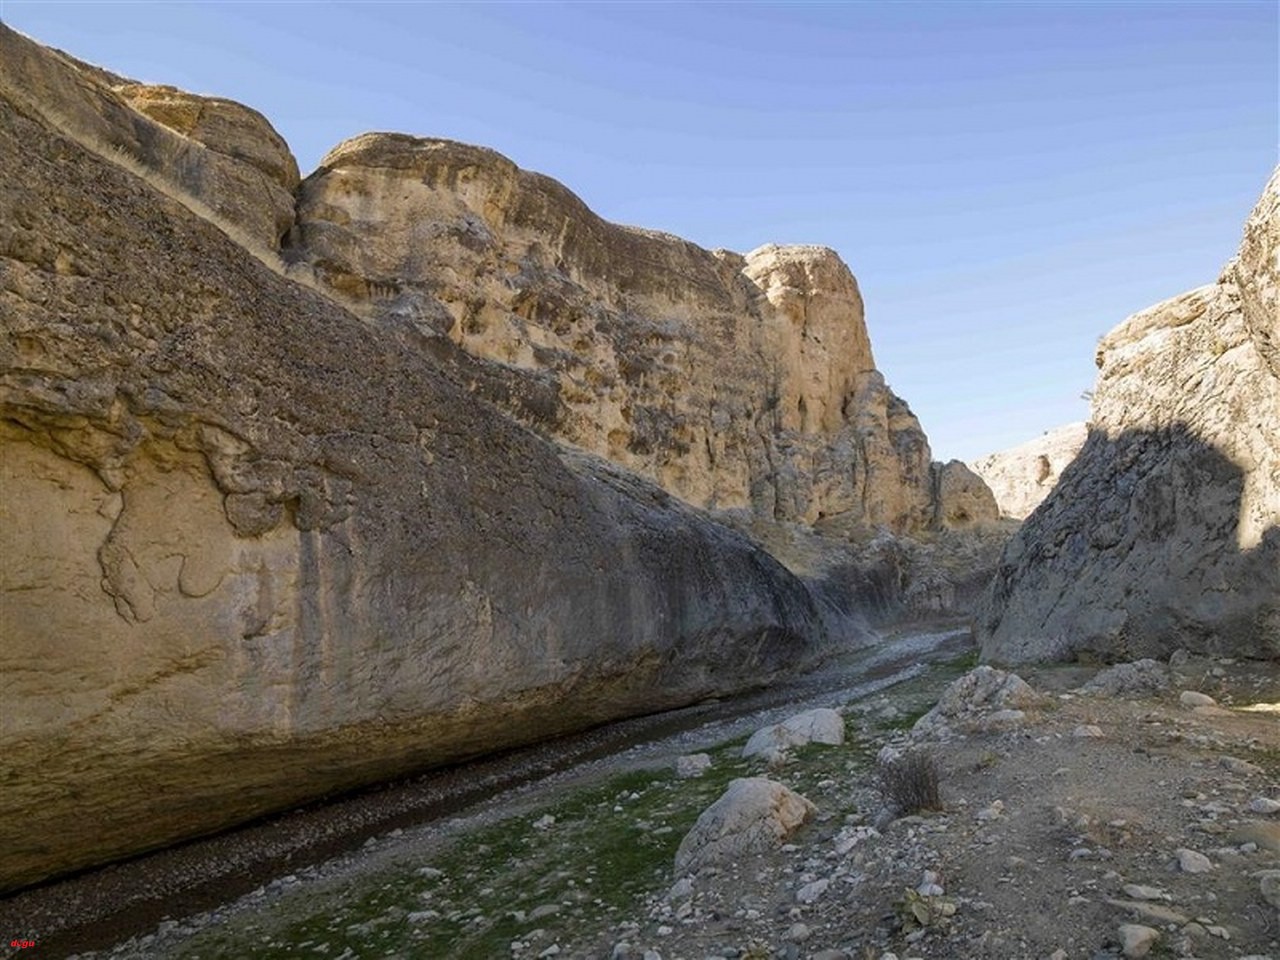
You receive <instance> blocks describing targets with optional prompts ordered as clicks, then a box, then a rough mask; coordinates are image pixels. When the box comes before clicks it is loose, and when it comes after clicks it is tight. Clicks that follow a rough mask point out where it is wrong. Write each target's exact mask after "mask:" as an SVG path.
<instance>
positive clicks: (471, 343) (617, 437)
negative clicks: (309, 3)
mask: <svg viewBox="0 0 1280 960" xmlns="http://www.w3.org/2000/svg"><path fill="white" fill-rule="evenodd" d="M286 256H287V257H288V258H290V259H292V260H296V261H298V262H299V263H304V264H306V265H308V266H309V267H310V268H311V269H312V270H314V272H315V274H316V276H317V278H318V279H319V280H320V281H322V282H323V283H324V284H325V285H327V286H328V287H330V288H332V289H334V290H336V291H338V292H339V293H340V294H342V295H344V296H346V297H349V298H350V299H351V300H352V301H353V302H355V303H358V304H362V305H364V307H365V308H366V309H367V310H368V312H369V313H370V314H371V315H372V316H374V317H375V318H378V319H380V320H383V321H384V322H385V321H387V320H395V321H399V322H403V321H405V320H408V321H410V322H413V323H415V324H416V325H417V326H418V327H419V328H420V329H422V330H423V332H424V333H428V334H432V335H436V336H440V337H448V338H449V339H450V340H452V341H453V342H455V343H457V344H458V345H460V346H461V347H463V349H464V350H466V351H467V352H468V353H469V354H471V355H473V356H475V357H477V358H480V361H481V363H483V364H484V365H485V366H486V367H487V368H488V369H489V370H490V371H491V376H496V377H498V378H505V379H507V380H509V381H511V382H513V383H528V382H529V381H530V378H534V379H536V380H537V381H538V382H539V383H541V384H543V385H544V386H547V387H549V388H550V392H549V393H548V394H547V399H548V401H549V402H548V403H547V404H544V405H543V406H542V407H541V408H539V410H538V411H537V415H536V417H535V418H534V419H533V420H532V422H534V423H535V424H536V425H537V426H539V427H540V428H542V429H545V430H548V431H550V432H552V433H554V434H555V435H557V436H559V437H562V438H564V439H566V440H568V441H570V442H571V443H573V444H575V445H577V446H579V447H582V448H584V449H586V450H589V451H592V452H594V453H597V454H599V455H601V456H604V457H607V458H608V459H609V460H611V461H613V462H615V463H619V464H621V465H623V466H624V467H626V468H627V469H629V470H633V471H635V472H637V473H640V474H642V475H644V476H647V477H650V478H652V479H654V480H656V481H657V482H658V483H660V484H661V485H662V486H663V487H664V488H665V489H667V490H668V491H670V492H671V493H673V494H675V495H676V496H678V497H680V498H681V499H683V500H685V501H687V502H689V503H693V504H696V505H698V506H702V507H706V508H709V509H713V510H720V511H743V512H747V513H749V514H751V515H752V516H754V517H757V518H763V519H767V520H770V521H772V520H777V521H783V522H786V521H797V522H803V523H806V524H823V525H824V526H825V528H826V529H828V530H832V531H834V532H836V533H838V534H840V535H847V534H849V533H851V532H857V531H870V530H873V529H876V528H887V529H889V530H891V531H894V532H898V533H901V532H913V531H919V530H922V529H926V528H929V527H930V526H932V525H934V524H935V523H936V522H942V523H948V522H951V520H953V519H954V520H956V521H957V522H959V523H961V524H964V525H967V524H968V523H969V522H970V521H971V519H973V510H972V501H973V497H972V494H973V489H974V485H975V483H976V486H978V487H980V486H981V481H977V480H976V478H974V482H973V483H968V484H958V485H957V484H952V483H951V482H950V481H949V480H948V482H947V483H944V484H943V485H942V490H943V492H944V494H949V493H950V492H951V491H952V490H953V489H955V490H956V492H957V495H958V496H959V498H960V500H961V501H963V503H961V502H960V501H957V502H956V503H954V504H953V503H947V504H940V503H939V502H938V499H937V491H936V490H935V484H934V477H933V474H932V471H931V469H930V454H929V445H928V441H927V440H926V438H925V435H924V432H923V431H922V430H921V428H920V424H919V422H918V421H917V420H916V418H915V416H914V415H913V414H912V413H911V411H910V409H909V408H908V407H907V405H906V403H904V402H903V401H902V400H901V399H899V398H898V397H897V396H895V395H894V394H893V393H892V392H891V391H890V390H889V389H888V387H887V386H886V385H885V381H884V377H883V376H882V375H881V374H880V373H879V372H878V371H877V370H876V366H875V360H874V358H873V356H872V352H871V345H870V342H869V340H868V338H867V331H866V325H865V323H864V320H863V309H862V298H861V295H860V294H859V292H858V287H857V284H856V282H855V281H854V278H853V275H852V274H851V273H850V272H849V270H848V268H847V267H846V266H845V265H844V264H843V263H842V262H841V261H840V259H839V258H838V257H837V256H836V254H835V253H833V252H832V251H831V250H827V249H825V248H821V247H778V246H765V247H761V248H759V249H757V250H754V251H752V252H751V253H749V254H747V255H746V256H742V255H739V254H736V253H730V252H728V251H724V250H716V251H708V250H704V249H702V248H700V247H697V246H695V245H693V244H691V243H688V242H686V241H684V240H680V239H679V238H676V237H672V236H668V235H665V234H660V233H654V232H651V231H644V230H638V229H634V228H630V227H621V226H617V225H615V224H611V223H607V222H605V221H603V220H601V219H600V218H599V217H597V216H596V215H595V214H594V213H592V212H591V211H590V210H589V209H587V207H586V206H585V205H584V204H583V203H582V201H581V200H579V199H578V198H577V197H576V196H574V195H573V194H572V193H570V192H569V191H568V190H567V189H565V188H564V187H563V186H561V185H560V184H558V183H556V182H555V181H553V180H551V179H549V178H547V177H543V176H540V175H538V174H535V173H529V172H527V171H524V170H521V169H519V168H518V167H517V166H516V165H515V164H513V163H511V161H509V160H507V159H506V158H504V157H502V156H500V155H499V154H497V153H494V152H493V151H491V150H485V149H482V148H478V147H471V146H466V145H464V144H459V143H453V142H450V141H444V140H424V139H419V138H416V137H409V136H405V135H400V134H367V135H364V136H361V137H357V138H355V139H353V140H349V141H347V142H346V143H343V144H341V145H340V146H338V147H336V148H335V149H334V150H333V151H332V152H330V153H329V155H328V156H327V157H325V158H324V160H323V162H322V164H321V166H320V168H319V169H318V170H317V171H316V172H315V173H313V174H312V175H311V176H309V177H308V178H307V179H306V180H305V181H304V182H303V184H302V187H301V189H300V192H299V203H298V222H297V226H296V228H295V231H294V235H293V237H292V239H291V241H290V243H289V244H288V249H287V251H286ZM526 419H528V418H527V417H526ZM954 472H955V468H954V467H951V466H948V467H947V468H944V474H945V475H946V476H947V477H948V478H950V477H952V476H953V474H954Z"/></svg>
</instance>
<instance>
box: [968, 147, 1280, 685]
mask: <svg viewBox="0 0 1280 960" xmlns="http://www.w3.org/2000/svg"><path fill="white" fill-rule="evenodd" d="M1278 258H1280V172H1277V173H1276V174H1275V175H1273V177H1272V178H1271V181H1270V182H1269V183H1268V184H1267V187H1266V189H1265V191H1264V193H1263V196H1262V199H1261V200H1260V201H1259V203H1258V205H1257V207H1256V208H1255V209H1254V211H1253V213H1252V215H1251V216H1250V217H1249V221H1248V225H1247V228H1246V233H1245V238H1244V242H1243V244H1242V246H1241V249H1240V253H1239V255H1238V257H1236V258H1235V259H1234V260H1233V261H1232V262H1231V263H1230V264H1228V265H1227V267H1226V268H1225V269H1224V270H1223V271H1222V274H1221V275H1220V276H1219V278H1218V280H1217V282H1215V283H1212V284H1209V285H1208V286H1205V287H1200V288H1199V289H1196V290H1192V291H1190V292H1189V293H1185V294H1182V295H1181V296H1178V297H1174V298H1173V299H1171V300H1167V301H1165V302H1164V303H1161V304H1158V305H1156V306H1154V307H1151V308H1150V309H1147V310H1144V311H1142V312H1141V313H1138V314H1136V315H1134V316H1132V317H1130V318H1129V319H1128V320H1126V321H1125V322H1124V323H1123V324H1121V325H1120V326H1119V327H1117V328H1116V329H1115V330H1113V331H1112V332H1111V333H1109V334H1108V335H1107V336H1106V337H1105V338H1104V339H1103V340H1102V342H1101V343H1100V344H1099V347H1098V353H1097V362H1098V367H1099V371H1100V372H1099V375H1098V382H1097V387H1096V389H1095V391H1094V399H1093V410H1092V416H1091V423H1090V428H1089V436H1088V439H1087V441H1086V442H1085V444H1084V446H1083V447H1082V448H1081V450H1080V452H1079V454H1078V456H1077V457H1076V458H1075V460H1074V462H1073V463H1072V464H1071V465H1070V466H1069V467H1068V468H1067V469H1066V470H1065V471H1064V472H1063V474H1062V476H1061V477H1060V479H1059V481H1058V484H1057V486H1056V487H1055V489H1054V491H1053V493H1052V494H1050V496H1049V497H1048V499H1047V500H1045V502H1044V503H1043V504H1042V505H1041V507H1040V509H1038V510H1037V511H1036V512H1035V513H1033V514H1032V515H1031V517H1030V518H1029V519H1028V520H1027V522H1026V523H1025V524H1024V525H1023V527H1022V528H1021V530H1020V532H1019V533H1018V534H1017V535H1016V536H1015V537H1014V538H1013V540H1012V541H1011V542H1010V543H1009V546H1008V547H1007V549H1006V550H1005V553H1004V556H1003V557H1002V559H1001V563H1000V567H999V569H998V571H997V573H996V577H995V579H994V580H993V582H992V585H991V587H990V589H989V590H988V592H987V594H986V596H985V597H984V600H983V603H982V609H981V611H980V615H979V618H978V624H977V626H978V631H979V634H980V637H981V640H982V648H983V653H984V655H985V656H987V657H989V658H992V659H997V660H1009V661H1018V660H1032V659H1055V658H1067V657H1072V656H1080V655H1089V656H1094V657H1099V658H1103V659H1108V660H1133V659H1137V658H1140V657H1146V656H1152V657H1162V656H1167V655H1168V654H1169V653H1170V652H1172V651H1173V650H1175V649H1177V648H1179V647H1183V648H1187V649H1189V650H1194V651H1203V652H1207V653H1216V654H1231V655H1236V656H1252V657H1280V370H1278V369H1277V366H1276V363H1275V359H1276V358H1275V351H1274V348H1275V339H1274V334H1275V324H1276V321H1277V317H1280V298H1278V296H1277V283H1276V277H1277V259H1278Z"/></svg>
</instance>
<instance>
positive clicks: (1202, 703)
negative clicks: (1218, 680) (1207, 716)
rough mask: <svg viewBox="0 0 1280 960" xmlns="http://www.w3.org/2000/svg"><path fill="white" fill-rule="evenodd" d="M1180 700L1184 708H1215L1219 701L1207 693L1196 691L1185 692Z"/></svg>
mask: <svg viewBox="0 0 1280 960" xmlns="http://www.w3.org/2000/svg"><path fill="white" fill-rule="evenodd" d="M1178 700H1179V702H1180V703H1181V704H1182V705H1183V706H1184V707H1214V706H1217V704H1218V701H1217V700H1214V699H1213V697H1211V696H1209V695H1208V694H1207V693H1200V692H1198V691H1196V690H1183V691H1182V694H1181V696H1179V697H1178Z"/></svg>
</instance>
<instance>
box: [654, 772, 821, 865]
mask: <svg viewBox="0 0 1280 960" xmlns="http://www.w3.org/2000/svg"><path fill="white" fill-rule="evenodd" d="M816 812H817V807H815V806H814V805H813V804H812V803H810V802H809V801H808V800H806V799H805V798H804V797H802V796H800V794H798V793H795V792H794V791H792V790H789V789H787V788H786V787H784V786H783V785H782V784H780V783H777V782H775V781H773V780H768V779H766V778H764V777H749V778H744V779H738V780H734V781H732V782H731V783H730V784H729V787H728V789H727V790H725V792H724V794H723V795H721V797H720V799H718V800H717V801H716V802H715V803H713V804H712V805H711V806H709V807H708V808H707V809H706V810H704V811H702V813H701V815H699V817H698V819H697V822H695V823H694V825H693V829H692V830H690V831H689V832H688V834H686V835H685V838H684V839H683V840H681V841H680V848H679V849H678V850H677V851H676V861H675V866H676V872H677V873H694V872H696V871H698V870H701V869H702V868H703V867H707V866H712V865H715V864H723V863H731V862H733V861H735V860H738V859H739V858H740V857H742V856H743V855H744V854H748V853H759V852H762V851H765V850H772V849H774V848H775V847H778V846H780V845H781V844H782V842H783V841H784V840H786V839H787V837H789V836H791V834H792V833H794V832H795V831H796V830H798V829H799V828H800V827H801V826H802V825H803V824H804V823H805V822H806V821H808V820H809V818H810V817H812V816H813V815H814V814H815V813H816Z"/></svg>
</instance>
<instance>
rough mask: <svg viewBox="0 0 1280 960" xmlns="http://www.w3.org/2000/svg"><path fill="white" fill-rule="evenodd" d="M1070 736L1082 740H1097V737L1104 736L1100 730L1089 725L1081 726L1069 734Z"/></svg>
mask: <svg viewBox="0 0 1280 960" xmlns="http://www.w3.org/2000/svg"><path fill="white" fill-rule="evenodd" d="M1071 735H1072V736H1073V737H1077V738H1079V739H1082V740H1083V739H1086V738H1092V739H1097V738H1098V737H1102V736H1104V734H1103V732H1102V728H1101V727H1097V726H1094V725H1093V724H1091V723H1089V724H1081V725H1080V726H1078V727H1076V728H1075V730H1073V731H1072V732H1071Z"/></svg>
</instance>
